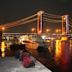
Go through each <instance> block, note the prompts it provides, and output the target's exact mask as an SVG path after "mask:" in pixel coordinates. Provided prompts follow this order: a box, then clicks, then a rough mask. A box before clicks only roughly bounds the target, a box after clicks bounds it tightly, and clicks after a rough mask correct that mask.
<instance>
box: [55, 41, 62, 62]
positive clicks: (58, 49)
mask: <svg viewBox="0 0 72 72" xmlns="http://www.w3.org/2000/svg"><path fill="white" fill-rule="evenodd" d="M60 57H61V40H56V50H55V60H56V61H58V60H59V59H60Z"/></svg>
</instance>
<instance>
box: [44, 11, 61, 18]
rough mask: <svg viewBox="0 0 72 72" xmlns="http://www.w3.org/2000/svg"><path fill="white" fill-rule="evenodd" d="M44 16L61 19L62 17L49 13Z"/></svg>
mask: <svg viewBox="0 0 72 72" xmlns="http://www.w3.org/2000/svg"><path fill="white" fill-rule="evenodd" d="M43 16H46V17H51V18H61V16H60V15H54V14H49V13H46V12H45V13H44V15H43Z"/></svg>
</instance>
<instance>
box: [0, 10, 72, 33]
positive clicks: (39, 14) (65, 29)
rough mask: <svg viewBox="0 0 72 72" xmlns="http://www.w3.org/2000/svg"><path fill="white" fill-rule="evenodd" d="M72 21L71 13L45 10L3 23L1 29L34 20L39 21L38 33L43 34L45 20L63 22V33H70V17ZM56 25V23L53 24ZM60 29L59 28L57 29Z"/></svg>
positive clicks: (71, 22)
mask: <svg viewBox="0 0 72 72" xmlns="http://www.w3.org/2000/svg"><path fill="white" fill-rule="evenodd" d="M70 20H71V21H69V15H62V16H61V15H54V14H49V13H46V12H45V11H39V12H37V13H36V14H34V15H31V16H29V17H26V18H23V19H20V20H17V21H14V22H11V23H7V24H2V25H0V29H2V30H4V29H5V28H6V29H10V28H12V27H16V26H20V25H24V24H28V23H30V22H34V21H37V31H36V33H37V34H41V33H43V25H44V23H43V22H44V21H45V22H47V23H56V24H57V23H60V24H61V33H62V34H68V33H69V31H70V30H69V27H72V25H71V24H72V19H70ZM53 25H54V24H53ZM32 31H34V29H32ZM46 31H47V32H49V29H46ZM57 31H59V30H57Z"/></svg>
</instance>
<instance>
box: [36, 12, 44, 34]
mask: <svg viewBox="0 0 72 72" xmlns="http://www.w3.org/2000/svg"><path fill="white" fill-rule="evenodd" d="M43 13H44V11H39V12H38V13H37V14H38V20H37V33H38V34H41V33H42V30H43V27H42V23H43Z"/></svg>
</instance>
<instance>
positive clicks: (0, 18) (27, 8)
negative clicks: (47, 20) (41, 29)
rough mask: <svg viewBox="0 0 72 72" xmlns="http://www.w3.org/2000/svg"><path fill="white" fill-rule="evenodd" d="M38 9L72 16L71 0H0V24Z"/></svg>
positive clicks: (23, 16) (25, 15)
mask: <svg viewBox="0 0 72 72" xmlns="http://www.w3.org/2000/svg"><path fill="white" fill-rule="evenodd" d="M39 10H44V11H46V12H47V13H51V14H58V15H63V14H69V15H70V16H71V17H72V0H0V24H4V23H8V22H12V21H16V20H19V19H22V18H25V17H27V16H30V15H32V14H35V13H36V12H37V11H39Z"/></svg>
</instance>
